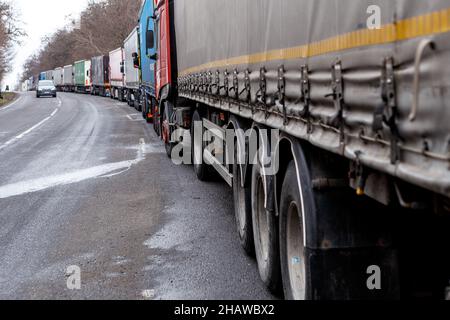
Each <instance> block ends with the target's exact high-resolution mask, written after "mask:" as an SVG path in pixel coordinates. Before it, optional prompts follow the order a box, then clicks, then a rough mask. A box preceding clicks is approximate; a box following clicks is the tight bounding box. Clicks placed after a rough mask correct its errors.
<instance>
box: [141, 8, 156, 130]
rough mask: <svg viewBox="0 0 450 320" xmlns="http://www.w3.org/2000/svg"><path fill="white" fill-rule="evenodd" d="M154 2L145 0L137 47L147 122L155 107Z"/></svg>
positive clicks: (143, 106)
mask: <svg viewBox="0 0 450 320" xmlns="http://www.w3.org/2000/svg"><path fill="white" fill-rule="evenodd" d="M154 9H155V6H154V0H145V1H144V3H143V4H142V8H141V12H140V15H139V45H140V48H139V50H140V54H139V57H140V68H141V72H140V73H141V94H142V96H141V97H142V114H143V116H144V118H146V119H147V121H149V122H150V121H152V120H153V116H154V114H155V107H156V98H155V97H156V93H155V62H156V61H155V60H154V59H151V57H152V56H153V55H155V54H156V46H155V40H156V39H155V38H154V28H155V21H154V19H153V16H154Z"/></svg>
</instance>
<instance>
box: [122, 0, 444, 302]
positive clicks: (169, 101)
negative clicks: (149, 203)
mask: <svg viewBox="0 0 450 320" xmlns="http://www.w3.org/2000/svg"><path fill="white" fill-rule="evenodd" d="M155 3H156V10H155V17H153V18H150V19H154V22H155V26H154V27H153V29H148V30H146V32H145V33H146V39H150V40H151V41H148V42H147V44H146V48H145V50H147V52H148V51H150V50H154V49H156V50H157V52H156V55H154V56H153V57H152V58H153V59H154V60H155V61H156V70H155V73H156V88H155V89H156V94H155V96H156V99H157V103H158V112H157V120H156V121H155V128H156V129H157V131H159V132H160V133H161V136H162V139H163V141H164V143H165V145H166V150H167V153H168V155H169V156H170V157H172V158H173V159H175V160H177V161H180V159H181V160H182V162H185V163H186V162H190V161H191V159H192V160H193V163H194V171H195V173H196V175H197V177H198V178H199V179H200V180H208V179H210V178H211V176H212V175H213V173H214V174H218V175H219V176H220V177H222V178H223V179H224V180H225V181H226V183H227V184H228V185H229V186H230V187H232V189H233V196H234V206H235V216H236V222H237V231H238V232H237V234H238V237H239V239H240V241H241V243H242V246H243V248H244V249H245V251H246V252H248V253H249V254H254V255H255V256H256V260H257V265H258V269H259V272H260V275H261V279H262V281H263V282H264V283H265V285H266V286H267V287H268V288H269V289H270V290H271V291H273V292H280V291H281V292H282V293H284V297H285V298H287V299H380V298H399V297H406V296H414V295H415V294H417V293H418V294H420V295H421V296H422V297H423V296H428V297H432V296H434V297H441V298H443V297H444V292H445V287H446V286H448V283H449V280H450V275H449V271H450V266H449V264H448V262H447V261H446V260H447V259H442V255H443V254H445V252H448V250H449V248H448V246H449V244H450V241H449V232H448V225H449V224H448V222H449V215H450V213H449V211H450V209H449V208H450V166H449V163H450V153H449V150H450V149H449V141H450V140H449V139H450V135H449V132H450V65H449V64H448V61H449V60H450V45H449V44H450V5H449V3H448V1H444V0H433V1H426V2H425V1H418V0H415V1H413V0H395V1H383V0H374V1H371V2H370V3H369V2H368V1H354V0H342V1H338V2H333V3H332V4H331V5H330V1H325V0H281V1H271V0H247V1H241V0H227V1H223V0H189V1H187V0H176V1H173V0H158V1H156V2H155ZM370 8H372V9H371V10H369V9H370ZM374 8H376V10H375V11H374V12H381V13H384V14H381V16H380V17H379V18H380V24H379V25H375V26H373V16H372V14H368V13H367V12H372V11H373V10H374ZM324 22H326V23H324ZM141 49H142V48H141ZM126 59H128V57H126ZM230 132H231V133H230ZM191 155H192V157H191ZM444 260H445V261H444ZM374 273H378V275H380V274H381V275H382V276H380V277H379V279H380V283H379V285H375V287H374V285H373V283H371V282H370V279H371V278H370V277H371V275H372V274H374ZM409 277H411V278H409ZM372 280H373V279H372ZM424 284H427V285H426V286H424Z"/></svg>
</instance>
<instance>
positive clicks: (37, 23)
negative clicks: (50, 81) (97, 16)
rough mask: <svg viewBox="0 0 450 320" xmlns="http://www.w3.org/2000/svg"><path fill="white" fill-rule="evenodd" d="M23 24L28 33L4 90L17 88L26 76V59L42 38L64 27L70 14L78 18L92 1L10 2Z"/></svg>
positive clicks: (48, 0) (30, 0) (6, 79)
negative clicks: (21, 75) (23, 71)
mask: <svg viewBox="0 0 450 320" xmlns="http://www.w3.org/2000/svg"><path fill="white" fill-rule="evenodd" d="M10 2H11V3H12V5H13V6H14V8H15V9H16V11H17V12H18V14H19V18H20V20H21V21H23V27H24V29H25V31H26V33H27V35H28V36H27V37H25V38H24V39H23V41H22V44H21V45H20V47H17V48H16V50H15V55H16V56H15V59H14V61H13V68H12V72H11V73H10V74H9V75H8V76H7V77H6V78H5V80H4V81H3V83H2V87H4V86H5V85H7V84H8V85H9V86H10V87H11V88H12V87H14V85H15V84H16V82H17V81H18V78H17V77H18V75H19V74H21V73H22V66H23V64H24V62H25V60H26V59H27V58H28V57H29V56H30V55H32V54H33V53H35V52H36V51H37V50H38V49H39V48H40V47H41V39H42V38H43V37H44V36H46V35H50V34H52V33H53V32H55V31H56V30H57V29H59V28H61V27H64V26H65V25H66V24H67V23H68V22H69V21H70V19H68V17H69V16H70V15H72V16H74V17H78V15H79V14H80V12H81V11H82V10H83V9H84V8H85V7H86V6H87V3H88V0H10Z"/></svg>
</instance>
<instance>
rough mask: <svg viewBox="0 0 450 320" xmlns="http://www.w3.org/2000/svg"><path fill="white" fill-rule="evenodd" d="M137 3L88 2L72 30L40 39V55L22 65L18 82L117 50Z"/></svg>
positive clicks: (129, 0)
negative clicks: (21, 75)
mask: <svg viewBox="0 0 450 320" xmlns="http://www.w3.org/2000/svg"><path fill="white" fill-rule="evenodd" d="M0 1H1V0H0ZM141 3H142V1H141V0H101V1H99V0H96V1H95V0H92V1H91V2H90V3H89V5H88V7H87V8H86V9H85V10H84V11H83V12H82V13H81V15H80V17H79V21H77V23H74V25H76V26H75V27H74V26H72V28H64V29H62V30H58V31H57V32H56V33H55V34H53V35H52V36H50V37H48V38H46V39H44V41H43V42H44V45H43V48H42V49H41V51H40V52H39V53H38V54H37V55H35V56H33V57H30V59H29V60H28V61H27V62H26V64H25V66H24V68H25V72H24V75H23V77H22V79H23V80H24V79H27V78H29V77H30V76H33V75H34V76H36V75H37V74H38V73H39V72H40V71H46V70H52V69H55V68H57V67H62V66H64V65H68V64H73V62H74V61H77V60H82V59H90V58H91V57H94V56H97V55H102V54H108V52H110V51H112V50H114V49H116V48H118V47H121V46H122V44H123V41H124V40H125V38H126V37H127V36H128V34H129V33H130V32H131V31H132V30H133V28H135V27H136V25H137V22H138V14H139V9H140V7H141Z"/></svg>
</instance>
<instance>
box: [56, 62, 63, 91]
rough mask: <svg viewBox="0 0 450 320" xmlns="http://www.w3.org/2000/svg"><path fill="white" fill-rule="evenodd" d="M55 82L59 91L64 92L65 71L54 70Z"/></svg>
mask: <svg viewBox="0 0 450 320" xmlns="http://www.w3.org/2000/svg"><path fill="white" fill-rule="evenodd" d="M53 82H54V83H55V87H56V89H57V90H58V91H62V89H63V83H64V69H63V68H56V69H55V70H53Z"/></svg>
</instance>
